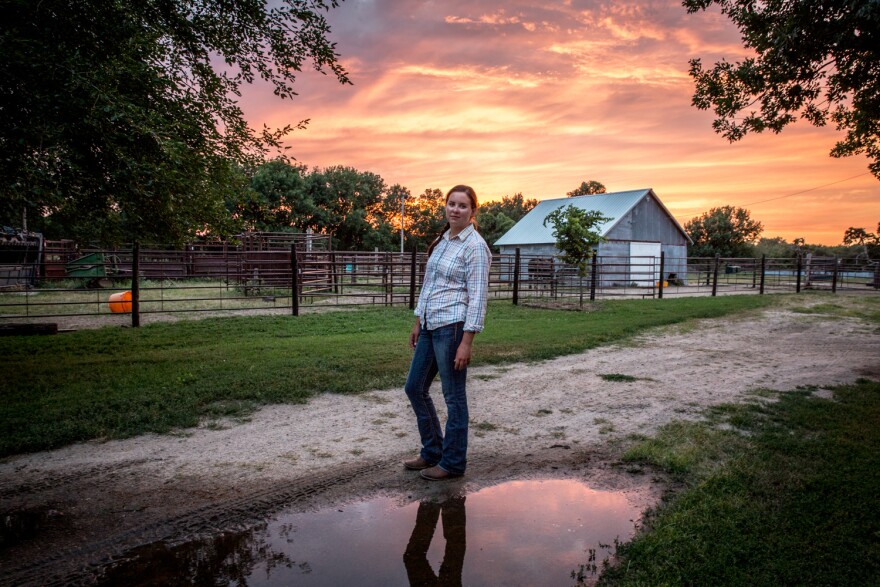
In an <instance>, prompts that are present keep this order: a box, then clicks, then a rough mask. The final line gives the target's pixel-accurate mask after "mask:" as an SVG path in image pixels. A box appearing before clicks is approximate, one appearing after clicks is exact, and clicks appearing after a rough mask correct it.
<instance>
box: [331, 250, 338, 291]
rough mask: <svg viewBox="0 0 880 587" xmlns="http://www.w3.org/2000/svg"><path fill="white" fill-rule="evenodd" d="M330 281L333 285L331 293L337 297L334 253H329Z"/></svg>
mask: <svg viewBox="0 0 880 587" xmlns="http://www.w3.org/2000/svg"><path fill="white" fill-rule="evenodd" d="M330 279H331V283H332V284H333V293H335V294H336V295H339V279H337V275H336V251H332V252H331V253H330Z"/></svg>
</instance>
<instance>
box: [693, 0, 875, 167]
mask: <svg viewBox="0 0 880 587" xmlns="http://www.w3.org/2000/svg"><path fill="white" fill-rule="evenodd" d="M713 4H717V5H718V6H719V7H720V8H721V11H722V12H723V13H724V14H726V15H727V16H728V18H730V19H731V20H732V21H733V22H734V24H736V26H737V27H738V28H739V30H740V32H741V33H742V38H743V44H744V45H745V47H746V48H748V49H750V50H752V51H754V53H755V54H756V56H755V57H748V58H746V59H745V60H743V61H742V62H737V63H733V64H732V63H729V62H727V61H720V62H718V63H715V65H714V67H713V68H711V69H708V70H704V69H703V66H702V63H701V61H700V59H692V60H691V61H690V66H691V67H690V75H691V76H692V77H693V78H694V81H695V83H696V90H695V92H694V96H693V104H694V106H696V107H697V108H699V109H701V110H707V109H709V108H713V109H714V111H715V114H716V116H717V118H716V119H715V122H714V123H713V128H714V129H715V131H716V132H718V133H721V134H722V135H723V136H724V137H725V138H727V139H728V140H729V141H731V142H733V141H738V140H740V139H741V138H742V137H744V136H745V135H746V134H747V133H749V132H763V131H764V130H770V131H772V132H774V133H778V132H780V131H781V130H782V129H783V128H784V127H785V126H787V125H788V124H790V123H792V122H794V121H795V120H797V118H798V116H800V117H801V118H805V119H806V120H807V121H809V122H810V123H811V124H813V125H815V126H824V125H825V124H827V123H828V122H829V121H830V122H833V123H834V124H835V125H836V127H837V129H838V130H842V131H846V135H845V137H844V138H843V140H841V141H839V142H837V144H836V145H835V146H834V148H833V149H832V150H831V156H832V157H844V156H849V155H855V154H857V153H866V154H867V156H868V158H869V159H870V160H871V163H870V164H869V166H868V167H869V168H870V170H871V172H872V173H873V174H874V175H875V176H876V177H878V178H880V133H878V128H880V100H878V99H877V96H878V95H880V51H878V49H877V48H878V47H880V4H878V3H877V2H852V1H851V0H830V1H826V2H754V1H752V0H736V1H729V0H684V2H683V5H684V6H685V7H686V8H687V10H688V12H689V13H694V12H697V11H699V10H706V9H707V8H708V7H709V6H711V5H713Z"/></svg>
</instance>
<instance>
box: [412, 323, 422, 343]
mask: <svg viewBox="0 0 880 587" xmlns="http://www.w3.org/2000/svg"><path fill="white" fill-rule="evenodd" d="M421 329H422V327H421V325H420V324H419V323H418V321H416V325H415V326H413V327H412V330H411V331H410V333H409V347H410V348H412V349H414V348H416V343H417V342H419V332H420V331H421Z"/></svg>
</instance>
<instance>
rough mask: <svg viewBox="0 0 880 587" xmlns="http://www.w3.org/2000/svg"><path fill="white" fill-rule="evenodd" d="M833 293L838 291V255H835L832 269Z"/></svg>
mask: <svg viewBox="0 0 880 587" xmlns="http://www.w3.org/2000/svg"><path fill="white" fill-rule="evenodd" d="M831 293H837V255H834V269H833V270H832V271H831Z"/></svg>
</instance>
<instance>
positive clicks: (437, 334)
mask: <svg viewBox="0 0 880 587" xmlns="http://www.w3.org/2000/svg"><path fill="white" fill-rule="evenodd" d="M477 207H478V204H477V194H476V193H475V192H474V190H473V188H471V187H468V186H466V185H457V186H455V187H454V188H452V189H451V190H449V192H448V193H447V194H446V227H445V228H444V229H443V233H442V234H441V235H440V236H439V237H437V239H436V240H434V242H433V243H431V246H430V247H428V264H427V266H426V268H425V279H424V282H423V283H422V291H421V294H420V295H419V303H418V305H417V306H416V310H415V314H416V316H418V320H416V323H415V326H413V329H412V332H411V333H410V337H409V342H410V346H411V347H412V348H413V349H415V352H414V354H413V359H412V364H411V365H410V368H409V376H408V377H407V380H406V387H405V389H406V395H407V396H408V397H409V401H410V403H411V404H412V407H413V411H415V413H416V422H417V424H418V428H419V435H420V436H421V440H422V450H421V452H420V453H419V456H418V457H416V458H414V459H410V460H408V461H404V463H403V464H404V466H405V467H406V468H407V469H411V470H415V471H421V476H422V477H424V478H425V479H428V480H430V481H439V480H441V479H446V478H449V477H458V476H461V475H464V471H465V467H466V465H467V443H468V407H467V394H466V393H465V380H466V378H467V366H468V363H470V361H471V347H472V345H473V341H474V335H476V333H478V332H480V331H481V330H482V329H483V319H484V318H485V316H486V297H487V289H488V286H489V264H490V263H491V261H492V253H491V252H490V251H489V247H488V246H487V245H486V241H484V240H483V237H481V236H480V234H479V233H478V232H477V230H476V218H475V217H476V214H477ZM438 373H439V374H440V384H441V386H442V389H443V398H444V399H445V400H446V409H447V419H446V431H445V433H444V432H443V430H441V428H440V421H439V419H438V418H437V411H436V410H435V409H434V402H433V401H432V400H431V396H430V394H429V393H428V388H429V387H430V386H431V382H432V381H433V380H434V377H436V376H437V374H438Z"/></svg>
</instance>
